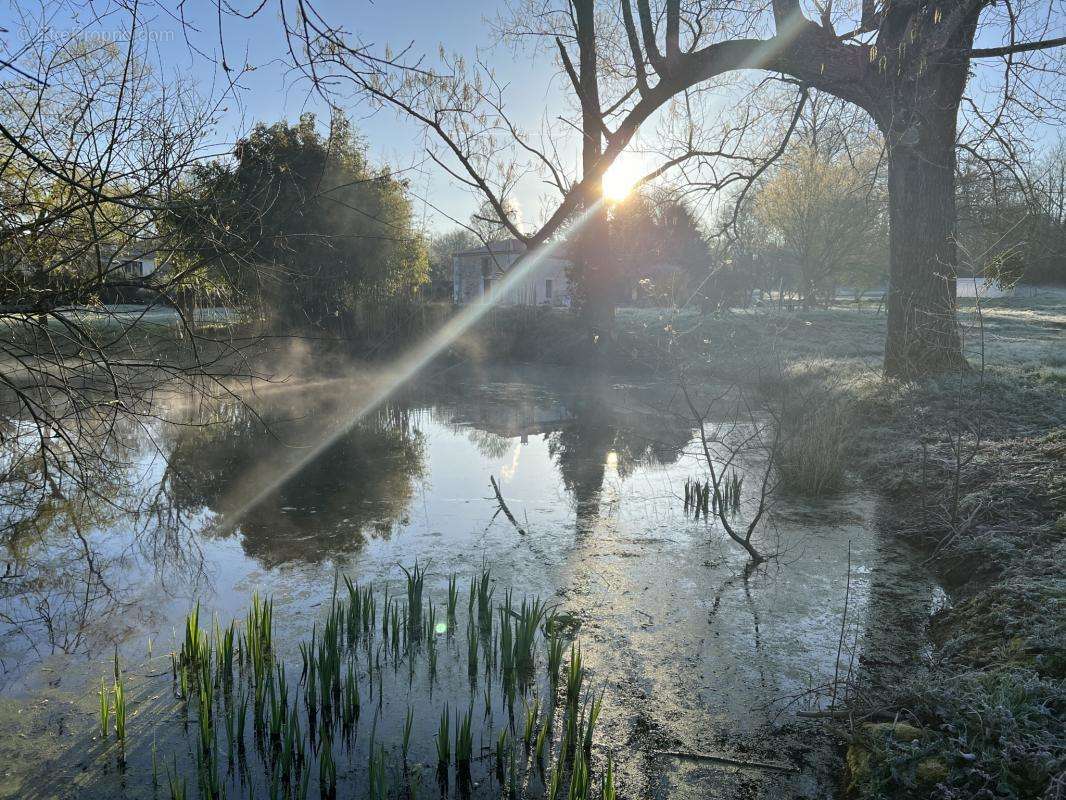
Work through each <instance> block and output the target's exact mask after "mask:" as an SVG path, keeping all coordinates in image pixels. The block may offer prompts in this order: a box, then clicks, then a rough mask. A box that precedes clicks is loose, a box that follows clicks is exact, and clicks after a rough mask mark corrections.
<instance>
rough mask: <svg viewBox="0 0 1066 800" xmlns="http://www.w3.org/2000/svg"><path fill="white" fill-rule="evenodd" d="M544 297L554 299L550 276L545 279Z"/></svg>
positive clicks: (549, 299)
mask: <svg viewBox="0 0 1066 800" xmlns="http://www.w3.org/2000/svg"><path fill="white" fill-rule="evenodd" d="M544 299H545V300H548V301H549V302H550V301H551V299H552V279H551V278H548V279H547V280H545V281H544Z"/></svg>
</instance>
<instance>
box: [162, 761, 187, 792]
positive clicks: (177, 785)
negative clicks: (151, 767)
mask: <svg viewBox="0 0 1066 800" xmlns="http://www.w3.org/2000/svg"><path fill="white" fill-rule="evenodd" d="M167 785H168V786H169V788H170V800H185V798H186V797H187V796H188V788H187V787H186V784H185V778H184V777H179V776H178V763H177V760H175V762H174V772H171V771H170V767H167Z"/></svg>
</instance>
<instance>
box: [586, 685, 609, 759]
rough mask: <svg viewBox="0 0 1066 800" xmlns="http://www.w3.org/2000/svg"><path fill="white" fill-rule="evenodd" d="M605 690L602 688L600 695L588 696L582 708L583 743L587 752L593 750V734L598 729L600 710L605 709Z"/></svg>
mask: <svg viewBox="0 0 1066 800" xmlns="http://www.w3.org/2000/svg"><path fill="white" fill-rule="evenodd" d="M603 692H604V690H603V689H601V690H600V696H599V697H596V696H595V694H593V695H592V696H591V697H589V698H586V700H585V705H584V707H583V708H582V709H581V723H582V724H581V728H582V731H583V735H582V745H583V746H584V749H585V752H586V753H588V752H590V751H591V750H592V735H593V733H594V732H595V730H596V722H597V720H599V718H600V711H601V710H603Z"/></svg>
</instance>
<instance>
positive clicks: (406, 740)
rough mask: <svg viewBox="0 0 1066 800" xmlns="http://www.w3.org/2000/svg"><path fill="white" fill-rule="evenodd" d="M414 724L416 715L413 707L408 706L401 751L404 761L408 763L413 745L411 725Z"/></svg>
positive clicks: (404, 720)
mask: <svg viewBox="0 0 1066 800" xmlns="http://www.w3.org/2000/svg"><path fill="white" fill-rule="evenodd" d="M413 724H414V716H413V712H412V711H411V707H410V706H408V707H407V714H406V715H405V716H404V719H403V743H402V748H401V752H402V753H403V762H404V763H405V764H406V763H407V752H408V750H409V749H410V747H411V726H412V725H413Z"/></svg>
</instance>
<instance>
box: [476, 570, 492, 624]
mask: <svg viewBox="0 0 1066 800" xmlns="http://www.w3.org/2000/svg"><path fill="white" fill-rule="evenodd" d="M491 581H492V573H491V570H488V569H484V570H482V571H481V578H480V580H479V582H478V587H477V620H478V624H479V625H481V626H482V627H488V626H489V625H491V624H492V593H493V592H494V591H495V588H494V587H493V586H492V585H491Z"/></svg>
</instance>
